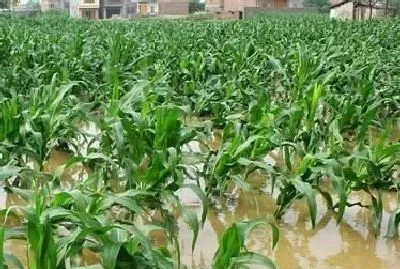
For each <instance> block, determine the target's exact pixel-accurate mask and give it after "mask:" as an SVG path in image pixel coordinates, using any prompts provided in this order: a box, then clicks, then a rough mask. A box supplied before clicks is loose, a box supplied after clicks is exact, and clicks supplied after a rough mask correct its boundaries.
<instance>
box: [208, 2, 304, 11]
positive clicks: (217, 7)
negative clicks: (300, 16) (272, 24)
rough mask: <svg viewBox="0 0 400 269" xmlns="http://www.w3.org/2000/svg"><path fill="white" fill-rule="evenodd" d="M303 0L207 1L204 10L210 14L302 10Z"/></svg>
mask: <svg viewBox="0 0 400 269" xmlns="http://www.w3.org/2000/svg"><path fill="white" fill-rule="evenodd" d="M303 7H304V0H207V1H206V10H207V11H210V12H219V11H222V10H223V11H225V12H239V11H242V12H243V11H244V10H245V9H249V8H251V9H260V10H261V9H271V8H273V9H279V8H303Z"/></svg>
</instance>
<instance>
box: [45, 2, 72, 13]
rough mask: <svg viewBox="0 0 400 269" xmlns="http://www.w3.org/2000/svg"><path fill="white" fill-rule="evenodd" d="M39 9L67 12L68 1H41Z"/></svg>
mask: <svg viewBox="0 0 400 269" xmlns="http://www.w3.org/2000/svg"><path fill="white" fill-rule="evenodd" d="M40 8H41V10H42V11H50V10H60V11H67V12H68V11H69V0H41V1H40Z"/></svg>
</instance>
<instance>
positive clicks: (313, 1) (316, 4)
mask: <svg viewBox="0 0 400 269" xmlns="http://www.w3.org/2000/svg"><path fill="white" fill-rule="evenodd" d="M399 1H400V0H399ZM304 5H305V6H306V7H312V8H317V9H318V11H319V12H328V11H329V7H330V3H329V1H328V0H305V1H304Z"/></svg>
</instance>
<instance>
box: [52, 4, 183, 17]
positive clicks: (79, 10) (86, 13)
mask: <svg viewBox="0 0 400 269" xmlns="http://www.w3.org/2000/svg"><path fill="white" fill-rule="evenodd" d="M48 1H51V0H48ZM53 1H55V0H53ZM70 1H71V2H70V14H71V17H74V18H86V19H115V18H132V17H135V16H155V15H184V14H189V0H70Z"/></svg>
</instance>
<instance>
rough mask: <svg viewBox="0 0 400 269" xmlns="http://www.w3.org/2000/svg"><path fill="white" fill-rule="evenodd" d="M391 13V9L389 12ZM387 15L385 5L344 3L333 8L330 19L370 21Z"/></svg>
mask: <svg viewBox="0 0 400 269" xmlns="http://www.w3.org/2000/svg"><path fill="white" fill-rule="evenodd" d="M388 11H389V12H390V11H391V9H389V10H388ZM385 15H386V6H385V4H384V3H371V4H370V3H363V2H355V1H349V0H348V1H343V2H340V3H337V4H335V5H332V6H331V10H330V17H331V18H332V19H338V20H358V21H362V20H368V19H377V18H381V17H384V16H385Z"/></svg>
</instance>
